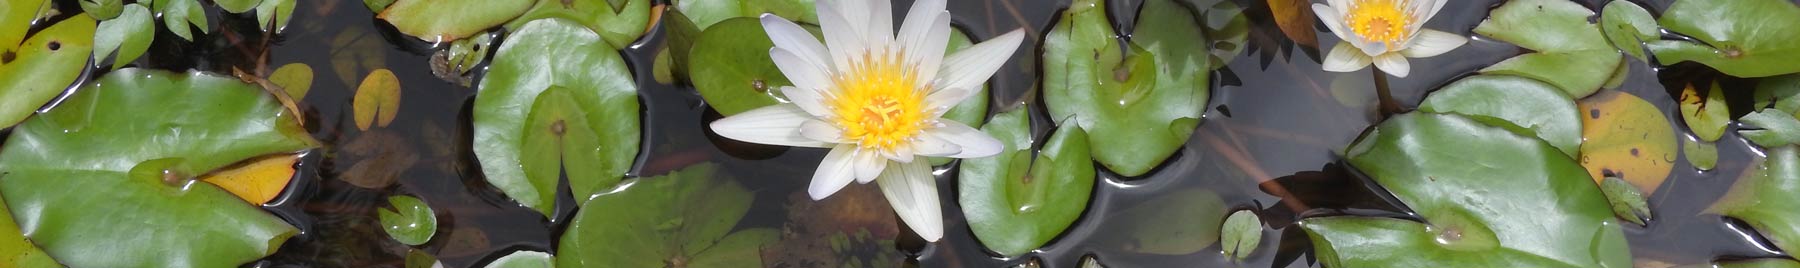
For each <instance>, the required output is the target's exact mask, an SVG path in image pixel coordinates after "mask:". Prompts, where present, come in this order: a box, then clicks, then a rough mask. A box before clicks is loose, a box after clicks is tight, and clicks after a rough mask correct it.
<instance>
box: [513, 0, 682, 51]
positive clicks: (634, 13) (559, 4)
mask: <svg viewBox="0 0 1800 268" xmlns="http://www.w3.org/2000/svg"><path fill="white" fill-rule="evenodd" d="M608 2H624V5H622V6H617V7H615V6H614V5H613V4H612V3H608ZM650 2H651V1H650V0H560V1H559V0H538V1H537V4H536V5H533V6H532V7H531V10H529V11H526V12H525V14H524V15H520V16H519V18H518V19H515V20H513V21H512V22H508V23H506V28H509V29H518V28H519V27H520V26H525V23H527V22H530V21H533V20H538V19H545V18H560V19H567V20H571V21H575V22H580V23H581V24H582V25H586V26H587V27H588V29H590V30H594V32H596V33H600V39H603V40H606V43H607V44H610V45H612V47H614V48H625V47H626V46H630V45H631V43H632V42H635V41H637V39H638V37H641V36H644V32H645V31H647V30H649V29H650V27H649V26H650V5H651V3H650Z"/></svg>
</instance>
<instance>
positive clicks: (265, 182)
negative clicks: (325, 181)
mask: <svg viewBox="0 0 1800 268" xmlns="http://www.w3.org/2000/svg"><path fill="white" fill-rule="evenodd" d="M299 162H300V155H295V154H288V155H277V156H270V157H262V158H258V159H256V160H251V161H250V162H246V163H243V164H241V165H238V166H237V167H234V168H231V169H226V170H221V171H217V172H213V173H209V174H206V176H201V177H200V181H204V182H207V183H212V184H213V185H217V186H219V188H220V189H225V191H227V192H231V194H233V195H237V197H238V198H243V199H244V201H245V202H250V204H254V205H261V204H265V203H269V200H274V199H275V196H276V195H280V194H281V190H282V189H287V186H288V181H291V180H293V178H294V164H296V163H299Z"/></svg>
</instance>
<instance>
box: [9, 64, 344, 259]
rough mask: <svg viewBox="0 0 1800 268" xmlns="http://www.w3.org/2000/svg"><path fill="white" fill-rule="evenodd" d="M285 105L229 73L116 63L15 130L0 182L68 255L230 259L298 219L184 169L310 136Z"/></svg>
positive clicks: (278, 238)
mask: <svg viewBox="0 0 1800 268" xmlns="http://www.w3.org/2000/svg"><path fill="white" fill-rule="evenodd" d="M293 116H294V115H292V114H291V113H285V110H284V108H282V107H281V105H280V104H278V103H277V102H276V100H275V98H274V97H272V96H270V95H268V94H267V93H264V91H263V90H262V89H260V88H257V87H255V86H253V85H250V84H245V83H243V82H240V81H238V80H237V79H235V78H229V77H222V76H212V75H204V74H196V73H189V74H176V73H169V72H162V71H148V70H139V69H124V70H118V71H114V72H112V73H111V74H108V75H106V76H104V77H101V78H99V79H97V80H96V81H95V82H94V83H91V84H88V85H86V86H84V87H83V88H82V89H81V90H79V91H76V93H75V94H74V95H73V96H70V97H69V99H68V100H66V101H64V102H63V103H62V104H61V105H60V106H58V107H57V108H56V109H53V110H50V111H49V112H47V113H44V114H41V115H39V116H38V117H34V118H32V119H31V120H27V121H26V122H25V123H24V124H20V125H19V126H18V127H17V128H15V129H14V130H13V133H12V135H11V137H8V141H7V142H6V143H5V144H6V145H5V147H4V148H3V149H0V150H3V151H0V173H4V174H7V175H6V178H5V180H0V194H3V195H4V196H5V198H6V201H7V203H8V204H9V205H10V207H11V208H12V209H13V214H14V216H17V219H18V222H19V229H21V230H22V231H24V233H25V235H26V236H27V237H30V238H31V239H32V241H34V242H37V244H38V245H40V246H42V247H43V248H44V251H46V252H49V253H50V255H52V256H60V257H59V258H57V259H58V260H61V261H63V262H64V264H68V265H70V266H74V267H236V266H237V265H239V264H242V263H245V262H248V261H250V260H254V259H257V258H261V257H263V256H266V255H268V254H270V253H273V252H274V251H275V249H276V247H278V246H280V245H281V244H282V242H283V241H286V239H287V238H288V237H290V236H292V235H294V233H295V232H297V230H296V229H294V227H292V226H289V225H288V224H287V223H285V222H282V221H281V219H279V218H276V217H274V216H272V215H269V214H268V213H265V212H263V211H262V210H260V209H257V208H256V207H255V206H252V205H250V204H248V203H245V202H244V201H242V200H239V199H238V197H236V196H233V195H232V194H231V193H229V192H226V191H224V190H220V189H219V188H218V187H213V186H212V185H209V184H206V183H201V182H197V181H193V180H191V179H190V178H191V176H195V175H199V174H203V173H206V172H207V171H211V170H215V169H219V168H221V167H225V166H228V165H231V164H233V163H236V162H239V161H243V160H245V159H250V158H253V157H257V156H261V155H266V154H271V153H284V152H293V151H297V150H301V149H304V148H307V147H311V146H313V145H314V142H313V141H312V139H311V137H310V136H308V135H307V134H306V132H305V131H304V130H303V129H301V128H300V126H299V124H298V123H296V121H295V119H294V117H293ZM224 141H229V142H224ZM96 200H102V201H104V202H96ZM22 208H29V209H22Z"/></svg>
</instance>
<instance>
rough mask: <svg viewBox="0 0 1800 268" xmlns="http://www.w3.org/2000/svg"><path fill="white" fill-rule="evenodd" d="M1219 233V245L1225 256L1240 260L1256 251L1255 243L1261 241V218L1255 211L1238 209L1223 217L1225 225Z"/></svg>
mask: <svg viewBox="0 0 1800 268" xmlns="http://www.w3.org/2000/svg"><path fill="white" fill-rule="evenodd" d="M1223 228H1224V229H1223V230H1220V231H1219V234H1221V235H1223V236H1221V237H1219V246H1221V247H1223V248H1224V250H1225V256H1226V257H1231V258H1232V259H1233V260H1236V261H1239V262H1242V261H1244V259H1246V258H1249V257H1250V254H1253V253H1255V252H1256V247H1257V245H1259V244H1261V243H1262V236H1263V226H1262V218H1261V217H1257V216H1256V212H1252V211H1249V210H1239V211H1237V212H1232V213H1231V216H1230V217H1226V218H1225V226H1224V227H1223Z"/></svg>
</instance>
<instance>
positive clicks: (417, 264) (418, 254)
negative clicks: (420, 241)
mask: <svg viewBox="0 0 1800 268" xmlns="http://www.w3.org/2000/svg"><path fill="white" fill-rule="evenodd" d="M405 267H406V268H443V267H444V263H443V262H439V261H438V259H437V257H436V256H431V253H426V252H425V251H424V250H419V249H412V250H409V251H406V266H405Z"/></svg>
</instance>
